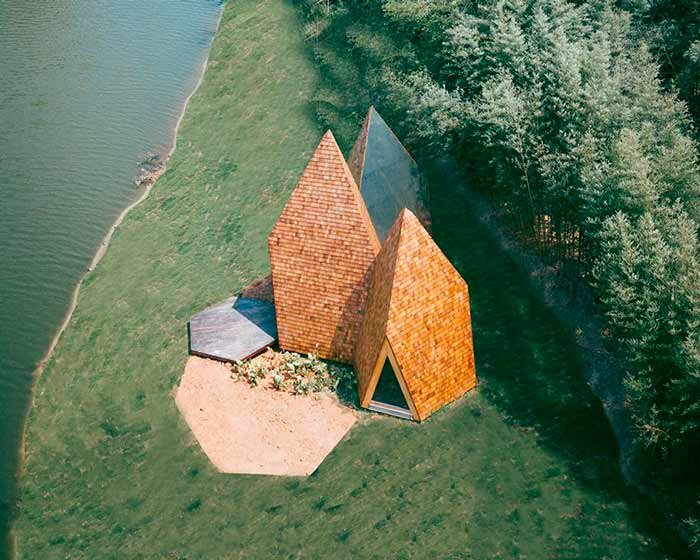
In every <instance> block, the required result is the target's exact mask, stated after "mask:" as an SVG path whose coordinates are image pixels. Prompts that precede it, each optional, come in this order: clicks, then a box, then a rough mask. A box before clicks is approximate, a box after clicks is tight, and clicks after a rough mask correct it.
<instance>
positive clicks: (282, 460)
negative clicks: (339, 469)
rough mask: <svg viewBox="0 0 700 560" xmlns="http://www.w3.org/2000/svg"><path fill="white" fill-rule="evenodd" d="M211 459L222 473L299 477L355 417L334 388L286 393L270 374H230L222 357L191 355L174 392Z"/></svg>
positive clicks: (320, 458) (316, 462) (319, 460)
mask: <svg viewBox="0 0 700 560" xmlns="http://www.w3.org/2000/svg"><path fill="white" fill-rule="evenodd" d="M175 401H176V403H177V406H178V408H179V409H180V412H181V413H182V415H183V416H184V418H185V420H186V422H187V424H188V425H189V427H190V429H191V430H192V432H193V434H194V436H195V437H196V438H197V441H198V442H199V445H200V446H201V447H202V450H203V451H204V452H205V453H206V455H207V456H208V457H209V459H210V460H211V462H212V463H213V464H214V466H215V467H216V468H217V469H218V470H220V471H221V472H224V473H239V474H267V475H283V476H307V475H309V474H311V473H312V472H314V471H315V470H316V469H317V468H318V466H319V465H320V464H321V463H322V462H323V459H324V458H325V457H326V456H327V455H328V454H329V453H330V452H331V451H332V450H333V448H334V447H335V446H336V445H337V444H338V443H339V442H340V440H342V439H343V437H344V436H345V434H346V433H347V432H348V431H349V430H350V428H352V426H353V425H354V424H355V422H356V420H357V415H356V413H355V412H354V411H353V410H352V409H350V408H348V407H346V406H343V405H342V404H341V403H340V402H339V401H338V398H337V396H336V395H335V394H332V393H314V394H310V395H301V396H300V395H294V394H291V393H289V392H286V391H277V390H275V389H274V388H272V386H271V381H270V380H267V379H266V380H264V381H263V382H262V383H261V385H259V386H257V387H251V386H250V385H249V384H248V383H247V382H245V381H234V380H233V379H232V378H231V371H230V369H229V368H228V367H227V366H226V365H225V364H223V363H221V362H217V361H214V360H208V359H204V358H198V357H195V356H191V357H190V358H189V359H188V361H187V365H186V367H185V373H184V375H183V376H182V379H181V380H180V386H179V387H178V389H177V393H176V396H175Z"/></svg>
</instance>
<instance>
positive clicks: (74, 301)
mask: <svg viewBox="0 0 700 560" xmlns="http://www.w3.org/2000/svg"><path fill="white" fill-rule="evenodd" d="M224 7H225V6H224V3H223V2H222V3H219V4H218V6H217V9H218V10H219V15H218V17H217V18H216V24H215V25H214V32H213V34H212V36H211V41H210V43H209V46H208V47H207V53H206V56H205V57H204V60H203V61H202V63H201V65H200V67H199V75H198V78H197V80H196V82H195V84H194V87H193V88H192V91H190V93H189V94H188V95H187V96H186V97H185V99H184V101H183V103H182V107H181V110H180V116H179V117H178V119H177V122H176V123H175V127H174V128H173V134H172V141H171V146H170V149H169V150H168V153H167V154H166V156H165V158H164V159H163V165H162V166H161V168H160V169H159V170H158V171H157V172H156V173H155V177H154V178H153V179H152V180H149V181H148V183H147V185H146V186H145V187H144V188H143V192H142V193H141V194H140V195H139V196H138V197H137V198H136V200H135V201H133V202H132V203H130V204H129V205H127V206H126V208H124V209H123V210H122V211H121V212H120V213H119V215H118V216H117V217H116V219H115V220H114V222H112V224H111V225H110V227H109V229H108V230H107V233H106V234H105V236H104V237H103V238H102V241H101V242H100V245H99V246H98V248H97V250H96V251H95V254H94V255H93V257H92V259H90V262H89V264H88V266H87V268H86V269H85V272H83V274H82V275H81V276H80V278H79V279H78V281H77V282H76V284H75V287H74V288H73V291H72V293H71V297H70V300H69V305H68V309H67V310H66V314H65V315H64V318H63V321H62V322H61V323H60V324H59V326H58V329H56V331H55V332H54V335H53V336H52V337H51V342H50V343H49V346H48V348H47V350H46V352H45V353H44V355H43V357H42V358H41V359H40V360H39V362H38V363H37V365H36V367H35V368H34V371H33V372H32V382H31V387H30V391H29V403H28V406H27V409H26V411H25V414H24V418H23V419H22V424H21V426H20V441H19V449H18V457H17V470H16V472H15V477H16V480H17V490H18V492H17V498H19V494H20V492H19V488H20V480H21V477H22V473H23V471H24V464H25V458H26V428H27V420H28V418H29V414H30V412H31V410H32V408H33V407H34V401H35V398H36V389H37V385H38V382H39V379H40V378H41V375H42V374H43V372H44V369H45V368H46V365H47V364H48V363H49V361H50V360H51V358H52V356H53V353H54V351H55V350H56V347H57V346H58V343H59V342H60V340H61V336H62V335H63V333H64V332H65V330H66V328H68V325H69V324H70V322H71V319H72V318H73V313H74V312H75V310H76V308H77V306H78V301H79V296H80V288H82V286H83V283H84V282H85V279H86V278H87V277H88V275H89V274H91V273H93V272H94V271H95V269H96V268H97V265H98V264H99V263H100V261H101V260H102V258H103V257H104V256H105V255H106V254H107V250H108V249H109V245H110V243H111V241H112V237H113V235H114V233H115V231H116V230H117V228H119V226H120V225H122V223H123V222H124V220H125V219H126V217H127V216H128V214H129V212H131V210H133V209H134V208H136V207H137V206H138V205H140V204H141V203H142V202H143V201H144V200H146V199H147V198H148V195H149V194H150V193H151V190H152V189H153V187H154V186H155V184H156V182H157V181H158V179H159V178H160V177H161V176H162V175H163V174H164V173H165V172H166V171H167V170H168V163H169V162H170V158H171V157H172V155H173V154H174V153H175V150H176V149H177V137H178V133H179V130H180V125H181V124H182V121H183V119H184V117H185V113H186V112H187V106H188V105H189V103H190V100H191V99H192V97H193V96H194V94H195V93H197V91H198V90H199V88H200V86H201V85H202V82H203V81H204V76H205V74H206V71H207V67H208V65H209V56H210V54H211V47H212V45H213V44H214V41H215V40H216V36H217V34H218V32H219V26H220V25H221V18H222V16H223V14H224ZM16 517H17V515H16V510H15V515H14V516H12V520H11V522H10V525H9V530H8V535H7V544H8V547H9V549H8V551H7V552H8V558H16V557H17V556H16V553H17V534H16V532H15V527H14V526H15V523H14V522H15V519H16Z"/></svg>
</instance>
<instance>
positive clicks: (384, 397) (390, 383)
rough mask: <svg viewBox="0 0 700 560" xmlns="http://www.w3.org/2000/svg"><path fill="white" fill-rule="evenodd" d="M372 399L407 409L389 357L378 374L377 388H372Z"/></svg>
mask: <svg viewBox="0 0 700 560" xmlns="http://www.w3.org/2000/svg"><path fill="white" fill-rule="evenodd" d="M372 400H373V401H374V402H378V403H383V404H389V405H391V406H396V407H398V408H403V409H405V410H409V407H408V403H406V398H405V397H404V396H403V391H402V390H401V385H399V380H398V379H397V378H396V374H395V373H394V368H392V367H391V362H390V361H389V358H387V359H386V361H385V362H384V367H382V373H380V374H379V381H378V382H377V388H376V389H375V390H374V395H373V396H372Z"/></svg>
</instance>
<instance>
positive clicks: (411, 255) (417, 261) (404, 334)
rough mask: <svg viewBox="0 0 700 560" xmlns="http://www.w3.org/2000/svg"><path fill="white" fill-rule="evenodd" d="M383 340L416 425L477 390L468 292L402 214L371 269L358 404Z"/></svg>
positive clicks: (358, 358) (358, 357) (358, 355)
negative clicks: (470, 391)
mask: <svg viewBox="0 0 700 560" xmlns="http://www.w3.org/2000/svg"><path fill="white" fill-rule="evenodd" d="M385 339H386V340H387V341H388V342H389V345H390V347H391V349H392V351H393V354H394V356H395V358H396V360H397V362H398V365H399V368H400V370H401V375H402V377H403V379H404V381H405V384H406V388H407V390H408V392H409V393H410V396H411V399H412V401H413V404H414V405H415V409H416V413H417V416H418V418H416V419H417V420H425V419H426V418H427V417H428V416H430V415H431V414H432V413H433V412H435V411H436V410H437V409H439V408H440V407H442V406H443V405H445V404H447V403H449V402H451V401H453V400H454V399H456V398H458V397H459V396H461V395H462V394H464V393H465V392H466V391H468V390H470V389H472V388H473V387H475V386H476V372H475V368H474V350H473V343H472V330H471V318H470V311H469V291H468V288H467V284H466V283H465V282H464V280H463V279H462V277H461V276H460V275H459V273H458V272H457V271H456V270H455V269H454V267H453V266H452V264H451V263H450V262H449V261H448V260H447V257H445V255H444V254H443V253H442V251H440V249H439V247H438V246H437V245H436V244H435V242H434V241H433V240H432V238H431V237H430V235H429V234H428V232H427V231H425V229H424V228H423V226H421V224H420V222H419V221H418V219H417V218H416V217H415V216H414V215H413V214H412V213H411V212H410V211H409V210H404V211H403V212H402V213H401V215H400V216H399V217H398V219H397V220H396V222H395V223H394V226H393V227H392V228H391V231H390V232H389V234H388V236H387V239H386V241H385V242H384V245H383V246H382V249H381V251H380V253H379V255H378V256H377V258H376V261H375V264H374V267H373V272H372V278H371V282H370V287H369V293H368V296H367V305H366V312H365V316H364V319H363V321H362V325H361V327H360V332H359V335H358V339H357V345H356V350H355V357H354V363H355V370H356V373H357V377H358V391H359V393H360V401H361V402H363V401H366V400H368V399H367V397H371V395H367V393H368V391H369V390H370V388H372V383H371V381H372V380H371V377H372V375H373V373H374V372H375V371H377V370H376V368H375V366H376V365H377V360H378V358H379V355H380V351H381V348H382V345H383V344H384V341H385Z"/></svg>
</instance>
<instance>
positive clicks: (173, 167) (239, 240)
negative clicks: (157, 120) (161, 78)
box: [17, 0, 665, 559]
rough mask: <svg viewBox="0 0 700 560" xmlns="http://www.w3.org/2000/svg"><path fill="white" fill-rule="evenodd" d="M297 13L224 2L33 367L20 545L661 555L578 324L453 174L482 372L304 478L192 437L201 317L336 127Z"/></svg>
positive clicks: (455, 252)
mask: <svg viewBox="0 0 700 560" xmlns="http://www.w3.org/2000/svg"><path fill="white" fill-rule="evenodd" d="M298 17H299V16H298V13H297V11H296V9H295V7H294V6H293V5H291V4H289V3H287V2H284V1H281V0H269V1H267V2H255V1H252V0H237V1H236V2H230V3H228V4H227V5H226V6H225V8H224V14H223V19H222V22H221V27H220V29H219V33H218V35H217V38H216V40H215V43H214V45H213V48H212V52H211V58H210V65H209V69H208V71H207V74H206V77H205V80H204V83H203V85H202V87H201V88H200V90H199V91H198V93H197V94H196V95H195V96H194V97H193V99H192V101H191V103H190V105H189V108H188V110H187V114H186V116H185V119H184V121H183V123H182V127H181V129H180V134H179V139H178V148H177V151H176V152H175V154H174V156H173V159H172V161H171V162H170V165H169V169H168V171H167V172H166V174H165V175H164V176H163V177H162V178H161V179H160V180H159V181H158V183H157V185H156V186H155V188H154V190H153V192H152V194H151V196H150V197H149V198H148V200H147V201H146V202H144V203H143V204H142V205H141V206H139V207H138V208H137V209H135V210H134V211H133V212H132V213H131V214H130V215H129V217H128V218H127V219H126V221H125V222H124V224H123V226H122V227H121V228H120V229H119V230H118V231H117V233H116V235H115V237H114V239H113V243H112V246H111V248H110V250H109V252H108V254H107V256H106V257H105V258H104V259H103V261H102V262H101V263H100V265H99V267H98V268H97V270H96V271H95V272H94V273H93V274H91V275H90V276H89V277H88V280H87V282H86V284H85V285H84V287H83V290H82V292H81V296H80V303H79V305H78V309H77V311H76V313H75V316H74V318H73V321H72V323H71V325H70V327H69V328H68V330H67V331H66V332H65V334H64V337H63V339H62V340H61V342H60V344H59V347H58V349H57V351H56V353H55V355H54V357H53V359H52V360H51V362H50V364H49V365H48V367H47V368H46V370H45V372H44V375H43V377H42V378H41V380H40V381H39V385H38V388H37V394H36V404H35V407H34V408H33V410H32V412H31V413H30V417H29V420H28V427H27V460H26V472H25V474H24V476H23V479H22V503H21V507H20V510H21V515H20V517H19V519H18V522H17V531H18V539H19V546H18V551H19V555H20V557H22V558H188V559H194V558H220V557H226V558H232V557H240V558H256V559H262V558H300V557H303V558H325V557H328V556H329V555H331V554H332V555H333V556H334V557H336V558H419V559H426V558H452V559H467V558H476V559H483V558H525V557H529V558H537V559H540V558H592V559H593V558H595V559H599V558H616V559H619V558H635V559H644V558H660V557H663V556H664V554H665V552H664V551H663V550H662V548H661V545H660V544H659V543H658V542H657V540H656V539H655V537H654V536H653V535H652V534H651V533H650V532H649V529H648V527H647V525H646V519H645V516H644V515H639V514H637V513H635V512H636V511H638V509H639V504H636V503H633V502H631V501H630V500H629V498H628V497H627V496H626V495H625V492H624V489H623V487H622V485H621V483H620V480H619V476H618V475H617V467H616V460H617V457H616V453H617V451H616V448H615V445H614V440H613V438H612V435H611V433H610V430H609V428H608V425H607V423H606V421H605V418H604V416H603V413H602V411H601V409H600V407H599V406H598V405H597V403H596V401H595V399H594V398H593V396H592V395H591V394H590V392H589V391H588V388H587V387H586V386H585V384H583V382H582V381H581V376H580V374H579V371H578V366H577V363H576V360H575V345H574V343H573V341H571V340H569V339H567V338H566V337H565V336H563V335H562V333H561V332H560V329H559V326H558V325H557V323H556V321H555V320H554V318H553V317H551V316H550V315H549V314H548V313H547V312H546V311H545V310H544V309H543V308H542V307H541V305H540V304H539V303H538V302H537V301H536V300H535V299H534V297H533V296H531V294H530V292H529V289H528V286H527V282H526V279H524V278H522V277H521V276H520V274H519V272H518V271H517V270H516V269H515V267H514V265H513V264H512V263H511V262H510V261H509V260H508V259H507V258H506V257H505V256H503V255H500V254H499V252H498V250H497V248H496V247H495V246H493V245H492V244H491V242H490V241H489V240H488V238H487V236H486V235H485V234H484V233H483V232H481V231H480V230H479V228H478V226H477V225H476V224H475V222H474V221H471V219H469V218H468V217H467V218H465V212H467V211H468V209H465V208H464V207H463V204H462V203H460V202H459V200H457V199H454V198H453V197H452V194H451V191H450V190H448V189H447V188H446V185H445V184H441V183H440V181H439V180H435V179H434V180H433V183H432V184H433V186H434V187H433V193H432V197H433V201H434V208H433V212H434V221H435V228H434V234H435V237H436V239H437V240H438V242H439V243H440V244H441V246H443V248H444V249H445V250H446V251H447V253H448V255H449V256H450V257H451V258H452V260H453V261H454V262H455V264H456V266H457V267H458V268H459V269H460V271H461V272H462V273H463V275H464V276H465V277H466V278H467V280H468V282H469V283H470V287H471V292H472V299H473V317H474V328H475V337H476V338H475V347H476V353H477V356H476V358H477V368H478V373H479V375H480V388H479V390H478V391H477V392H474V393H472V394H470V395H469V396H468V397H467V398H465V399H463V401H462V402H461V403H459V404H458V405H456V406H452V407H449V408H448V409H446V410H444V411H442V412H440V413H438V414H436V415H435V416H434V417H433V418H431V419H430V420H429V421H428V422H426V423H425V424H423V425H415V424H412V423H407V422H402V421H399V420H394V419H384V418H382V419H372V420H370V419H369V417H366V418H365V420H364V421H363V422H361V423H360V425H359V426H357V427H356V428H355V429H353V431H352V432H351V433H350V435H349V436H348V437H347V438H346V439H345V440H344V441H343V442H342V443H341V444H340V445H339V446H338V447H337V448H336V449H335V451H334V452H333V453H332V454H331V455H330V456H329V457H328V458H327V460H326V461H325V462H324V463H323V464H322V465H321V467H320V468H319V470H318V471H317V472H316V473H314V474H313V475H312V476H310V477H308V478H306V479H297V478H274V477H254V476H235V475H221V474H218V473H217V472H216V471H215V470H214V469H213V468H212V466H211V465H210V464H209V462H208V461H207V459H206V457H205V456H204V454H203V453H202V452H201V451H200V449H199V447H198V446H197V444H196V442H194V441H193V439H192V436H191V434H190V432H189V430H188V428H187V426H186V425H185V424H184V422H183V421H182V420H181V418H180V417H179V415H178V412H177V409H176V407H175V403H174V399H173V394H172V391H173V387H174V386H175V385H176V384H177V383H178V380H179V377H180V375H181V373H182V370H183V366H184V362H185V359H186V352H187V341H186V328H185V324H186V321H187V319H188V317H189V316H190V315H191V314H193V313H194V312H195V311H197V310H199V309H201V308H202V307H204V306H205V305H207V304H211V303H214V302H216V301H218V300H221V299H223V298H225V297H227V296H228V295H230V294H231V293H233V292H235V291H236V290H237V289H239V288H240V287H242V286H243V285H245V284H247V283H248V282H249V281H251V280H253V279H255V278H257V277H259V276H261V275H263V274H265V273H266V272H267V270H268V263H267V256H266V245H265V239H266V236H267V233H268V232H269V231H270V229H271V227H272V225H273V223H274V221H275V219H276V217H277V216H278V215H279V212H280V211H281V209H282V206H283V204H284V202H285V200H286V198H287V196H288V195H289V193H290V192H291V190H292V189H293V187H294V184H295V182H296V179H297V178H298V176H299V175H300V173H301V171H302V169H303V167H304V165H305V163H306V162H307V160H308V158H309V157H310V155H311V152H312V150H313V149H314V148H315V145H316V143H317V142H318V140H319V139H320V136H321V133H322V130H321V129H320V127H319V124H318V122H317V120H316V117H315V112H314V110H313V107H312V105H311V102H310V100H311V99H313V98H314V96H315V95H316V94H317V91H318V88H319V84H320V78H319V74H318V70H317V69H316V67H315V66H314V64H313V63H312V59H311V58H310V57H309V53H308V51H307V47H306V45H305V44H304V43H303V37H302V32H301V26H300V21H299V19H298ZM357 124H358V123H356V122H345V123H339V127H343V126H344V127H345V128H346V129H347V130H350V129H352V126H353V125H357ZM345 144H346V145H345V146H344V147H346V148H347V147H348V146H347V139H346V141H345ZM467 216H468V214H467Z"/></svg>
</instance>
